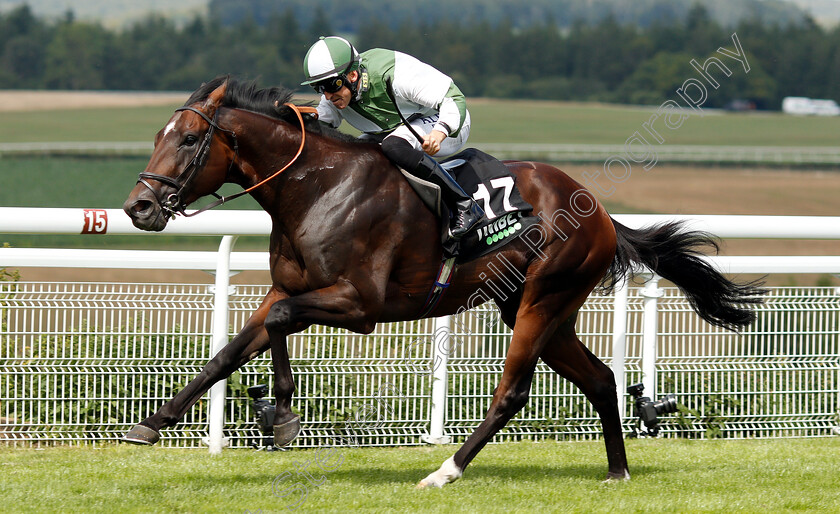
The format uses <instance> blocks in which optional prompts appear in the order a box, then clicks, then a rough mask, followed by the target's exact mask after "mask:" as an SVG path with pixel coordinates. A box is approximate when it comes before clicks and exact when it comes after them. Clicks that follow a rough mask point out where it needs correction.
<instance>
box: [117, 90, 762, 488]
mask: <svg viewBox="0 0 840 514" xmlns="http://www.w3.org/2000/svg"><path fill="white" fill-rule="evenodd" d="M290 99H291V94H290V92H289V91H287V90H284V89H280V88H267V89H257V88H256V87H255V85H254V84H253V83H243V82H239V81H236V80H234V79H231V78H229V77H219V78H217V79H214V80H213V81H211V82H209V83H207V84H205V85H203V86H202V87H201V88H199V89H198V90H197V91H195V92H194V93H193V94H192V96H191V97H190V98H189V100H188V101H187V103H186V104H185V108H182V109H180V110H178V111H177V112H176V113H175V114H174V115H173V116H172V118H171V119H170V121H169V123H168V124H167V125H166V127H165V128H164V129H162V130H161V131H160V132H158V134H157V135H156V137H155V149H154V152H153V154H152V157H151V159H150V161H149V163H148V165H147V167H146V170H145V171H144V172H143V173H141V175H140V176H141V180H140V181H139V182H138V184H137V185H136V187H135V188H134V189H133V190H132V191H131V194H130V196H129V198H128V200H126V202H125V206H124V209H125V212H126V213H127V214H128V215H129V216H130V217H131V219H132V221H133V223H134V225H135V226H137V227H139V228H141V229H145V230H155V231H159V230H163V228H164V227H165V226H166V223H167V220H168V219H169V218H170V217H171V216H173V215H174V213H176V212H182V213H183V209H184V207H185V206H187V205H189V204H190V203H192V202H194V201H195V200H197V199H198V198H200V197H203V196H205V195H208V194H211V193H215V191H216V190H218V189H219V187H221V186H222V184H223V183H225V182H232V183H236V184H239V185H240V186H242V187H243V188H244V189H246V190H247V189H250V188H253V187H254V186H258V184H260V183H262V182H263V181H264V180H265V179H266V178H268V177H271V176H272V175H274V173H275V172H276V171H277V170H280V169H282V168H283V167H284V166H287V165H288V164H289V163H290V162H292V165H291V166H289V167H288V169H286V170H285V171H283V172H282V173H280V174H279V175H278V176H276V177H275V178H272V179H271V180H269V181H268V182H267V183H265V184H263V185H259V186H258V187H256V188H255V189H252V190H251V191H250V194H251V195H252V196H253V198H254V199H256V201H257V202H259V204H260V205H261V206H262V208H263V209H265V210H266V211H267V212H268V213H269V214H270V215H271V219H272V231H271V241H270V248H269V250H270V267H271V268H270V269H271V280H272V286H271V289H270V290H269V291H268V294H266V296H265V299H264V300H263V302H262V304H261V305H260V307H259V308H258V309H257V310H256V311H255V312H254V313H253V314H252V315H251V317H250V319H249V320H248V321H247V323H246V324H245V326H244V327H243V328H242V330H241V331H240V332H239V333H238V335H237V336H236V337H234V338H233V339H232V340H231V341H230V343H229V344H228V345H227V346H226V347H225V348H224V349H223V350H222V351H221V352H219V354H218V355H216V356H215V357H214V358H213V359H212V360H211V361H210V362H209V363H208V364H207V365H206V366H205V367H204V368H203V369H202V371H201V373H200V374H199V375H198V376H197V377H196V378H195V379H193V380H192V381H191V382H190V383H189V384H188V385H187V386H186V387H185V388H184V389H183V390H182V391H180V392H179V393H178V394H177V395H176V396H175V397H174V398H173V399H172V400H170V401H168V402H166V403H165V404H164V405H163V406H162V407H161V408H160V409H159V410H158V411H157V412H156V413H155V414H153V415H152V416H150V417H149V418H147V419H145V420H143V421H142V422H141V423H140V424H138V425H137V426H136V427H134V428H133V429H132V430H131V431H130V432H129V433H128V434H126V437H125V440H127V441H130V442H135V443H141V444H154V443H155V442H157V440H158V439H159V437H160V436H159V430H160V429H161V428H163V427H168V426H173V425H175V424H176V423H177V422H178V421H179V420H180V419H181V418H182V417H183V416H184V415H185V413H186V412H187V410H188V409H189V408H190V407H191V406H192V405H193V404H194V403H195V402H196V401H197V400H198V399H199V398H200V397H201V396H202V395H203V394H204V393H205V392H206V391H208V390H209V389H210V386H211V385H212V384H213V383H215V382H216V381H218V380H220V379H222V378H225V377H227V376H229V375H230V374H231V373H232V372H234V371H235V370H236V369H237V368H239V367H240V366H242V365H243V364H245V363H246V362H248V361H249V360H251V359H253V358H254V357H256V356H257V355H259V354H260V353H262V352H264V351H265V350H267V349H269V348H270V349H271V358H272V365H273V368H274V373H275V383H274V395H275V398H276V401H277V410H276V417H275V419H274V425H275V444H277V445H279V446H282V445H286V444H288V443H289V442H290V441H291V440H292V439H294V437H295V436H296V435H297V433H298V431H299V427H300V421H299V417H298V416H297V415H295V414H294V413H293V412H292V411H291V400H292V394H293V392H294V390H295V383H294V380H293V377H292V369H291V367H290V365H289V355H288V352H287V348H286V337H287V336H288V335H290V334H294V333H296V332H299V331H301V330H304V329H306V328H307V327H308V326H310V325H312V324H321V325H327V326H331V327H340V328H345V329H348V330H351V331H354V332H358V333H362V334H368V333H370V332H371V331H372V330H373V329H374V326H375V325H376V324H377V323H380V322H391V321H399V320H412V319H417V318H418V317H419V315H420V312H421V311H422V308H423V305H424V301H425V299H426V297H427V294H428V292H429V290H430V287H431V286H432V284H433V281H434V280H435V278H436V272H437V270H438V268H439V264H440V261H441V252H442V249H441V244H440V239H439V237H438V234H439V233H440V232H439V229H438V223H439V221H438V219H436V217H435V215H433V214H432V213H431V211H430V210H429V209H428V208H426V206H425V205H424V204H423V203H422V202H421V200H420V198H419V197H418V195H417V194H416V193H415V192H414V191H413V190H412V189H411V187H410V186H409V184H408V182H407V181H406V180H405V178H403V176H402V175H401V174H400V173H399V171H398V170H397V169H396V168H395V167H394V166H393V165H392V164H391V163H390V162H389V161H388V160H387V159H386V158H385V157H384V155H383V154H382V152H381V151H380V150H379V147H378V145H376V144H371V143H361V142H356V141H353V140H352V139H351V138H349V137H348V136H344V135H341V134H340V133H338V132H336V131H332V130H328V129H323V128H321V127H320V126H319V125H320V124H319V123H318V122H317V121H315V120H314V119H311V118H310V117H308V116H307V118H310V119H307V120H305V121H299V118H298V116H299V114H298V113H296V111H295V109H293V107H292V106H291V105H290V104H286V102H289V101H290ZM304 127H305V128H304ZM304 135H305V138H306V139H305V144H304V145H301V143H302V137H303V136H304ZM301 148H302V150H301ZM298 152H299V153H300V156H299V158H297V160H295V159H294V157H295V154H296V153H298ZM506 164H507V166H508V168H509V169H510V171H511V172H513V174H514V175H515V177H516V185H517V186H518V188H519V190H520V193H521V195H522V197H523V198H524V199H525V201H527V202H528V203H530V204H531V205H532V206H533V207H534V211H533V212H534V214H541V217H542V222H541V224H539V225H536V228H538V229H539V230H536V231H534V233H532V234H529V237H524V236H523V237H521V238H519V239H517V240H515V241H513V242H511V243H509V244H508V245H507V246H506V247H504V248H503V249H502V250H501V254H502V256H503V257H504V258H505V259H506V260H507V262H508V263H510V264H511V270H512V271H513V274H515V275H517V276H518V277H523V278H524V280H519V281H518V283H517V284H516V288H515V291H511V292H510V294H505V295H504V296H502V295H498V294H495V295H494V294H488V296H492V297H493V298H492V299H493V300H494V301H495V303H496V304H497V306H498V308H499V311H500V314H501V317H502V320H503V321H504V323H505V324H507V325H508V326H509V327H511V328H512V329H513V337H512V339H511V342H510V346H509V348H508V351H507V357H506V360H505V366H504V372H503V374H502V377H501V380H500V382H499V384H498V387H497V388H496V390H495V392H494V394H493V400H492V403H491V406H490V409H489V411H488V412H487V415H486V418H485V420H484V421H483V422H482V423H481V424H480V425H479V426H478V428H477V429H476V430H475V431H474V432H473V434H472V435H471V436H470V437H469V438H468V439H467V440H466V442H465V443H464V444H463V446H461V448H460V449H459V450H458V451H457V452H456V453H455V454H454V455H453V456H452V457H450V458H449V459H448V460H446V461H445V462H444V463H443V465H442V466H441V467H440V469H438V470H437V471H435V472H434V473H432V474H430V475H429V476H428V477H426V478H425V479H424V480H423V481H421V482H420V486H422V487H428V486H443V485H444V484H446V483H448V482H452V481H454V480H456V479H457V478H458V477H460V476H461V474H462V472H463V470H464V468H465V467H466V466H467V465H468V464H469V463H470V461H472V460H473V458H475V456H476V454H478V452H479V451H480V450H481V449H482V448H483V447H484V445H485V444H487V442H488V441H490V439H491V438H492V437H493V435H494V434H496V432H497V431H499V430H500V429H501V428H502V427H504V426H505V424H506V423H507V422H508V420H510V419H511V418H512V417H513V416H514V415H515V414H516V413H517V412H518V411H519V410H520V409H521V408H522V407H523V406H524V405H525V404H526V402H527V400H528V394H529V390H530V387H531V380H532V377H533V374H534V368H535V366H536V364H537V361H538V359H542V360H543V361H544V362H545V363H546V364H548V366H550V367H551V369H553V370H554V371H555V372H557V373H558V374H559V375H560V376H562V377H564V378H566V379H568V380H570V381H572V382H573V383H574V384H575V385H576V386H577V387H579V388H580V390H581V391H582V392H583V393H584V394H585V395H586V397H587V398H588V399H589V401H591V402H592V404H593V405H594V407H595V409H596V410H597V412H598V415H599V417H600V419H601V423H602V430H603V433H604V442H605V444H606V450H607V460H608V464H609V469H608V478H629V472H628V468H627V459H626V456H625V451H624V441H623V438H622V430H621V420H620V418H619V412H618V405H617V398H616V384H615V380H614V378H613V374H612V372H611V370H610V369H609V368H608V367H607V366H606V365H605V364H604V363H602V362H601V361H600V360H599V359H598V358H596V357H595V355H593V354H592V353H591V352H590V351H589V350H588V349H587V348H586V347H585V346H584V345H583V343H582V342H581V341H580V339H578V337H577V335H576V333H575V319H576V316H577V311H578V309H579V308H580V306H581V305H582V304H583V303H584V301H585V300H586V298H587V296H588V295H589V294H590V292H591V291H592V290H593V289H594V288H595V287H597V286H599V284H601V285H605V286H606V287H609V286H610V285H611V284H614V283H615V281H616V280H618V279H620V278H622V277H623V276H624V275H625V274H626V273H627V272H628V270H629V268H630V267H631V266H633V263H640V264H644V265H646V266H648V267H649V268H650V269H652V270H653V271H654V272H656V273H657V274H658V275H660V276H662V277H664V278H666V279H668V280H670V281H672V282H674V283H675V284H676V285H677V286H679V287H680V288H681V289H682V290H683V291H684V292H685V294H686V295H687V297H688V299H689V301H690V302H691V304H692V306H693V307H694V309H695V311H696V312H697V313H698V314H699V315H700V316H701V317H702V318H703V319H705V320H706V321H708V322H710V323H712V324H714V325H718V326H723V327H727V328H730V329H737V328H739V327H743V326H746V325H748V324H749V323H750V322H751V321H752V320H753V313H752V312H751V311H750V310H749V309H748V308H747V307H748V306H747V305H746V304H749V303H756V302H758V301H759V300H758V299H757V295H758V294H760V293H761V292H762V291H761V289H760V288H759V287H758V286H757V285H756V284H753V283H750V284H737V283H734V282H732V281H730V280H728V279H726V278H725V277H723V276H722V275H721V274H720V273H718V272H717V271H716V270H714V269H713V268H712V267H710V266H709V265H708V264H706V263H705V261H703V260H702V259H701V258H700V257H699V254H698V253H697V250H698V248H701V247H703V246H705V245H708V244H712V245H713V246H714V240H713V239H712V238H710V237H709V236H708V235H707V234H703V233H697V232H688V231H684V230H683V229H682V228H681V227H680V226H679V225H678V224H673V223H669V224H663V225H658V226H654V227H650V228H646V229H642V230H632V229H629V228H627V227H624V226H622V225H621V224H619V223H617V222H616V221H615V220H613V219H612V218H611V217H610V216H609V214H607V212H606V211H605V210H604V209H603V207H601V206H600V205H599V204H598V203H597V201H596V200H595V199H594V197H593V196H592V195H590V194H589V193H588V192H586V191H585V189H584V188H583V187H582V186H581V185H580V184H578V183H576V182H575V181H574V180H572V179H571V178H569V177H568V176H567V175H566V174H564V173H563V172H562V171H560V170H559V169H557V168H554V167H552V166H549V165H546V164H541V163H534V162H508V163H506ZM493 258H494V255H488V256H485V257H481V258H479V259H476V260H474V261H472V262H469V263H466V264H461V265H459V266H457V267H456V268H455V271H454V274H453V277H452V283H451V286H450V287H449V288H448V290H447V292H446V294H445V296H444V298H443V300H442V301H441V302H440V303H439V304H438V306H437V307H436V309H435V310H434V311H433V312H432V313H431V314H430V315H432V316H441V315H446V314H451V313H455V312H456V311H458V310H459V308H463V307H464V306H467V305H468V306H469V307H473V306H474V305H472V304H471V303H470V302H474V301H475V298H476V297H475V296H474V293H475V292H476V291H477V290H478V289H479V288H480V287H481V285H482V280H481V279H480V278H479V277H486V276H488V275H490V271H489V267H488V264H491V260H492V259H493ZM495 269H498V267H496V268H495ZM511 282H512V283H516V282H517V281H516V279H515V278H513V277H511ZM495 289H497V288H494V290H495ZM622 387H623V384H622Z"/></svg>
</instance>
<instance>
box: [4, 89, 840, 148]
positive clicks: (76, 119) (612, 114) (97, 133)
mask: <svg viewBox="0 0 840 514" xmlns="http://www.w3.org/2000/svg"><path fill="white" fill-rule="evenodd" d="M185 97H186V95H185ZM664 100H665V99H663V101H664ZM468 104H469V109H470V113H471V115H472V132H471V136H470V141H472V142H474V143H582V144H623V143H624V141H625V140H627V139H628V138H629V137H631V136H632V135H633V133H634V132H635V131H637V130H638V131H640V132H641V133H642V134H643V135H645V137H648V138H649V141H650V142H651V143H653V139H652V138H651V137H650V135H649V134H647V133H646V132H644V129H643V127H642V124H643V123H644V122H646V121H648V120H649V119H650V117H651V115H652V114H653V112H654V110H655V108H654V107H633V106H623V105H608V104H579V103H564V102H547V101H527V100H486V99H480V100H475V101H470V102H468ZM175 107H177V106H176V105H172V106H156V107H138V108H112V109H78V110H75V109H74V110H58V111H35V112H6V113H3V115H2V116H3V123H2V124H0V141H3V142H29V141H149V142H151V141H152V139H153V138H154V135H155V133H156V132H157V131H158V130H160V129H161V128H163V126H164V125H165V124H166V122H167V120H168V119H169V118H170V116H171V115H172V112H173V109H174V108H175ZM704 113H705V114H704V115H703V116H702V117H701V116H699V115H698V116H692V117H690V118H688V119H687V120H685V121H684V123H683V124H682V126H681V127H680V128H678V129H675V130H671V129H668V128H666V127H664V126H663V120H662V119H660V120H659V121H658V122H656V123H655V124H654V125H653V127H654V128H655V129H656V130H657V132H659V133H660V134H661V136H662V137H663V138H664V139H665V142H666V144H680V145H689V144H697V145H739V146H740V145H747V146H751V145H756V146H835V145H836V144H837V137H836V135H837V133H838V132H839V131H840V117H799V116H789V115H784V114H781V113H775V112H759V113H727V112H721V111H714V112H713V111H708V110H707V111H704Z"/></svg>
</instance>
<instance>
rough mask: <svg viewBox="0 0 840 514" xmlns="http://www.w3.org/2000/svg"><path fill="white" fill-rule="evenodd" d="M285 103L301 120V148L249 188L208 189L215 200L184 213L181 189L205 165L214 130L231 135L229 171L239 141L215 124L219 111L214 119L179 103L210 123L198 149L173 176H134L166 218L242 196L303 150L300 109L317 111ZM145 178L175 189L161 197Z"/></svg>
mask: <svg viewBox="0 0 840 514" xmlns="http://www.w3.org/2000/svg"><path fill="white" fill-rule="evenodd" d="M284 105H286V106H288V107H290V108H291V109H292V110H293V111H294V112H295V114H297V118H298V121H300V130H301V140H300V148H298V151H297V154H295V156H294V157H293V158H292V160H291V161H290V162H289V163H288V164H287V165H286V166H284V167H283V168H282V169H280V170H278V171H276V172H275V173H274V174H272V175H271V176H269V177H268V178H266V179H264V180H262V181H260V182H259V183H257V184H254V185H253V186H251V187H249V188H248V189H245V190H244V191H240V192H238V193H236V194H234V195H231V196H227V197H223V196H219V195H218V194H216V193H211V194H212V195H213V196H215V197H216V198H217V200H216V201H215V202H213V203H211V204H210V205H207V206H205V207H202V208H201V209H199V210H197V211H195V212H193V213H190V214H187V212H186V207H187V206H186V205H185V204H184V198H183V197H184V191H186V189H187V187H189V186H190V184H191V183H192V181H193V178H195V176H196V174H197V173H198V171H199V170H201V169H202V168H204V165H205V164H206V163H207V158H208V157H209V156H210V144H211V143H212V141H213V134H214V133H215V131H216V130H219V131H221V132H224V133H226V134H229V135H230V136H231V137H232V138H233V151H234V157H233V160H231V161H230V165H229V166H228V173H230V170H231V169H232V168H233V165H234V164H235V163H236V161H237V159H238V158H239V142H238V141H237V140H236V133H235V132H234V131H232V130H228V129H225V128H222V127H220V126H219V125H218V123H216V118H217V117H218V113H219V111H218V110H216V113H215V114H214V115H213V119H210V117H209V116H207V115H206V114H204V113H203V112H201V111H199V110H198V109H196V108H195V107H179V108H177V109H175V112H178V111H192V112H194V113H196V114H198V115H199V116H201V117H202V118H203V119H204V121H206V122H207V123H208V124H209V125H210V130H208V131H207V133H206V134H205V135H204V139H203V140H202V141H201V145H200V146H199V147H198V150H196V152H195V155H194V156H193V158H192V160H191V161H190V162H189V163H188V164H187V166H186V167H185V168H184V171H182V172H181V173H180V174H179V175H178V176H177V177H175V178H172V177H167V176H165V175H158V174H157V173H148V172H145V171H144V172H141V173H140V176H139V178H138V180H137V183H138V184H143V185H144V186H146V187H147V188H148V189H149V191H151V192H152V194H153V195H154V197H155V199H156V200H157V202H158V205H159V206H160V209H161V210H160V212H162V213H165V216H166V217H167V219H168V218H174V217H175V215H177V214H180V215H182V216H185V217H191V216H195V215H196V214H200V213H202V212H204V211H207V210H210V209H212V208H214V207H218V206H219V205H221V204H223V203H225V202H229V201H231V200H233V199H235V198H239V197H240V196H243V195H245V194H248V193H250V192H251V191H253V190H254V189H256V188H258V187H260V186H261V185H263V184H265V183H266V182H268V181H269V180H271V179H273V178H274V177H276V176H277V175H279V174H280V173H282V172H283V171H285V170H286V169H287V168H288V167H289V166H291V165H292V164H294V162H295V161H296V160H297V158H298V157H299V156H300V154H301V152H302V151H303V145H304V143H305V142H306V128H305V127H304V123H303V116H301V113H302V112H305V113H307V114H314V115H316V116H317V113H318V111H317V109H315V108H312V107H300V106H297V105H294V104H291V103H287V104H284ZM147 179H149V180H156V181H158V182H160V183H162V184H166V185H168V186H172V187H174V188H175V189H176V192H174V193H172V194H170V195H169V196H167V197H166V199H165V200H162V199H161V198H160V197H159V196H158V194H157V193H156V192H155V190H154V188H152V185H151V184H149V182H148V181H147Z"/></svg>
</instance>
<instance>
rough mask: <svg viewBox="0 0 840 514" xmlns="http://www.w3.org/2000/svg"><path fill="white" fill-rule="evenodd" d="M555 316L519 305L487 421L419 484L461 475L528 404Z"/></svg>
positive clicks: (442, 481) (439, 483)
mask: <svg viewBox="0 0 840 514" xmlns="http://www.w3.org/2000/svg"><path fill="white" fill-rule="evenodd" d="M553 318H554V316H552V315H550V314H549V313H548V312H545V311H544V310H543V309H538V308H528V309H524V310H523V309H520V312H519V315H518V316H517V320H516V328H515V329H514V330H513V338H512V340H511V343H510V347H509V348H508V353H507V358H506V359H505V369H504V372H503V373H502V378H501V381H500V382H499V386H498V387H497V388H496V391H495V393H494V394H493V401H492V403H491V404H490V409H489V410H488V411H487V415H486V416H485V418H484V421H483V422H482V423H481V425H479V426H478V428H476V430H475V431H474V432H473V433H472V435H470V437H469V438H467V440H466V441H465V442H464V445H463V446H461V448H460V449H459V450H458V451H457V452H456V453H455V455H454V456H452V457H450V458H449V459H448V460H447V461H446V462H444V463H443V465H442V466H441V467H440V469H438V470H437V471H435V472H434V473H432V474H430V475H429V476H427V477H426V478H425V479H423V480H422V481H421V482H420V483H419V484H418V485H417V487H418V488H425V487H432V486H436V487H443V486H444V485H445V484H447V483H449V482H454V481H455V480H457V479H458V478H460V476H461V474H462V473H463V471H464V468H465V467H466V466H467V465H468V464H469V463H470V461H472V460H473V458H475V456H476V455H477V454H478V452H479V451H481V449H482V448H484V446H485V445H486V444H487V443H488V442H489V441H490V439H492V438H493V436H494V435H495V434H496V432H498V431H499V430H501V429H502V428H503V427H504V426H505V424H507V422H508V421H509V420H510V419H511V418H512V417H513V416H515V415H516V413H517V412H519V411H520V410H521V409H522V407H524V406H525V404H526V403H527V401H528V395H529V393H530V390H531V379H532V378H533V376H534V368H535V367H536V364H537V359H538V358H539V356H540V353H542V349H543V347H544V346H545V344H546V343H547V341H548V340H549V338H550V336H552V334H553V332H554V330H555V328H556V324H557V323H556V322H553V321H552V319H553Z"/></svg>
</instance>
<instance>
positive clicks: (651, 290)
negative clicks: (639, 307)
mask: <svg viewBox="0 0 840 514" xmlns="http://www.w3.org/2000/svg"><path fill="white" fill-rule="evenodd" d="M663 293H664V291H663V290H662V289H660V288H659V277H658V276H656V275H653V276H652V277H651V278H650V280H648V281H647V283H646V284H645V287H644V288H642V290H641V295H642V296H643V297H644V302H643V303H644V317H643V321H642V327H643V328H642V383H643V384H644V386H645V393H646V395H647V396H649V397H650V398H651V399H653V398H655V397H656V333H657V331H658V327H659V324H658V317H659V313H658V310H657V309H658V305H657V303H658V299H659V298H661V297H662V295H663Z"/></svg>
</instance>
